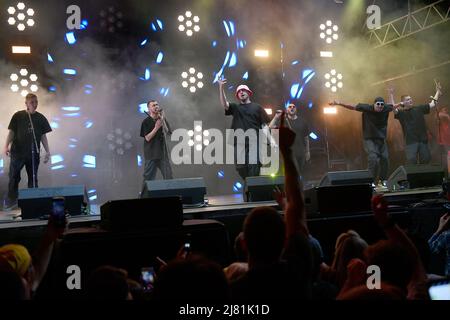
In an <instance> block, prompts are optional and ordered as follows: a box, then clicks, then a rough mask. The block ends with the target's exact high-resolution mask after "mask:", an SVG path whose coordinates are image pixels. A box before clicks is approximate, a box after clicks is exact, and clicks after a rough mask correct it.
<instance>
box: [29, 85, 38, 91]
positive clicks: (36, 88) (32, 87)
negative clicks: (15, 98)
mask: <svg viewBox="0 0 450 320" xmlns="http://www.w3.org/2000/svg"><path fill="white" fill-rule="evenodd" d="M30 90H31V91H32V92H36V91H38V86H37V85H35V84H32V85H31V86H30Z"/></svg>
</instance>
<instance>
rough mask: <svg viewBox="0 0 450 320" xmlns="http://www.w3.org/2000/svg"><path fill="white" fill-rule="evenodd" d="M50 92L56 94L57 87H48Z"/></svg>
mask: <svg viewBox="0 0 450 320" xmlns="http://www.w3.org/2000/svg"><path fill="white" fill-rule="evenodd" d="M48 91H51V92H56V87H55V86H50V87H48Z"/></svg>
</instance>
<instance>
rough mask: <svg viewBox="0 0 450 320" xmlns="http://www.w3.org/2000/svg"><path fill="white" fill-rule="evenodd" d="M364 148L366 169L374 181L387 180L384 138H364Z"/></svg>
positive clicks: (386, 152)
mask: <svg viewBox="0 0 450 320" xmlns="http://www.w3.org/2000/svg"><path fill="white" fill-rule="evenodd" d="M364 149H365V150H366V153H367V162H368V169H369V171H370V173H371V174H372V176H373V179H374V181H375V183H377V182H378V179H380V180H382V181H383V180H387V178H388V176H387V175H388V170H389V154H388V148H387V144H386V140H384V139H364Z"/></svg>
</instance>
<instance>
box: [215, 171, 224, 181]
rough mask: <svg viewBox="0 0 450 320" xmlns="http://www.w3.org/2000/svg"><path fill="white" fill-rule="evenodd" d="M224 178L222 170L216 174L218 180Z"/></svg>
mask: <svg viewBox="0 0 450 320" xmlns="http://www.w3.org/2000/svg"><path fill="white" fill-rule="evenodd" d="M224 176H225V174H224V172H223V170H220V171H218V172H217V177H218V178H219V179H222V178H223V177H224Z"/></svg>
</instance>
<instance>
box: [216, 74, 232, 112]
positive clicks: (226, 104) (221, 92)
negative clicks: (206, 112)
mask: <svg viewBox="0 0 450 320" xmlns="http://www.w3.org/2000/svg"><path fill="white" fill-rule="evenodd" d="M218 82H219V99H220V103H221V104H222V106H223V107H224V108H225V110H228V108H229V107H230V103H229V102H228V100H227V96H226V95H225V85H226V84H227V79H219V80H218Z"/></svg>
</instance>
